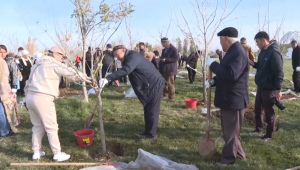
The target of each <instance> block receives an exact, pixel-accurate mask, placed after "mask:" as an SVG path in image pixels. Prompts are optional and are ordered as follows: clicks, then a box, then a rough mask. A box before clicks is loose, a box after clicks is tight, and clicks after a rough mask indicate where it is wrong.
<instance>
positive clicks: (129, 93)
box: [123, 87, 137, 98]
mask: <svg viewBox="0 0 300 170" xmlns="http://www.w3.org/2000/svg"><path fill="white" fill-rule="evenodd" d="M123 94H124V96H125V97H126V98H137V96H136V94H135V92H134V90H133V88H132V87H130V89H128V90H127V91H126V92H125V91H124V93H123Z"/></svg>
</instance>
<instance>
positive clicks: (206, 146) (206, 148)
mask: <svg viewBox="0 0 300 170" xmlns="http://www.w3.org/2000/svg"><path fill="white" fill-rule="evenodd" d="M198 141H199V153H200V155H202V156H204V157H211V156H213V154H214V150H215V141H214V140H211V139H209V138H199V140H198Z"/></svg>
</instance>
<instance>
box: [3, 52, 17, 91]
mask: <svg viewBox="0 0 300 170" xmlns="http://www.w3.org/2000/svg"><path fill="white" fill-rule="evenodd" d="M5 61H6V63H7V66H8V70H9V85H10V87H11V88H13V89H15V88H17V85H18V67H17V64H16V63H15V62H14V60H13V56H10V55H7V56H6V57H5Z"/></svg>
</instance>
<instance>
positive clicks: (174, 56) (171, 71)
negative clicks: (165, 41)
mask: <svg viewBox="0 0 300 170" xmlns="http://www.w3.org/2000/svg"><path fill="white" fill-rule="evenodd" d="M166 50H167V51H166ZM165 51H166V52H165ZM164 58H165V59H166V61H165V62H162V64H161V68H160V69H161V73H162V75H163V76H174V75H176V74H177V60H178V52H177V49H176V48H175V47H174V46H173V45H172V44H170V47H169V48H168V49H166V48H164V49H163V50H162V55H161V59H164Z"/></svg>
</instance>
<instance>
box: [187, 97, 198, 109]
mask: <svg viewBox="0 0 300 170" xmlns="http://www.w3.org/2000/svg"><path fill="white" fill-rule="evenodd" d="M185 104H186V107H187V108H191V109H194V108H196V107H197V99H185Z"/></svg>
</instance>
